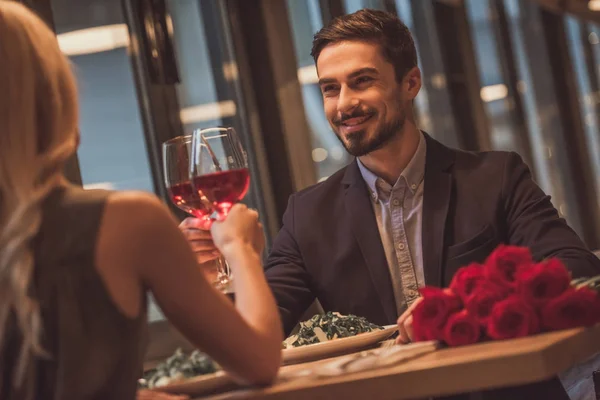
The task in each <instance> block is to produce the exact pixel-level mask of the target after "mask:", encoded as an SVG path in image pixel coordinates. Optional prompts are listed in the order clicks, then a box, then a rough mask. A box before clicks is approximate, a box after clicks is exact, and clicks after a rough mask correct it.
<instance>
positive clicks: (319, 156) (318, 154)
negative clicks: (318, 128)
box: [312, 147, 328, 162]
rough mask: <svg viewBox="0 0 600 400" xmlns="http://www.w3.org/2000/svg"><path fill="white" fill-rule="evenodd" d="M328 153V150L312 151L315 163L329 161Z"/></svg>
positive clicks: (318, 148)
mask: <svg viewBox="0 0 600 400" xmlns="http://www.w3.org/2000/svg"><path fill="white" fill-rule="evenodd" d="M327 156H328V153H327V150H325V149H323V148H321V147H317V148H316V149H313V151H312V159H313V161H314V162H323V161H325V160H326V159H327Z"/></svg>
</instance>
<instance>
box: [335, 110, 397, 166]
mask: <svg viewBox="0 0 600 400" xmlns="http://www.w3.org/2000/svg"><path fill="white" fill-rule="evenodd" d="M368 114H369V113H368V112H356V113H353V114H352V115H350V116H347V117H345V118H342V119H340V120H336V121H334V124H335V126H336V128H337V130H336V136H337V138H338V139H339V141H340V142H341V143H342V146H344V148H345V149H346V151H347V152H348V153H350V154H351V155H353V156H354V157H362V156H364V155H367V154H369V153H372V152H374V151H375V150H379V149H380V148H382V147H383V146H384V145H385V144H386V143H387V142H389V141H390V140H391V139H392V138H393V137H395V136H396V135H397V134H398V133H399V132H400V131H401V130H402V128H403V127H404V121H405V120H406V115H405V114H404V112H403V111H401V112H400V113H399V115H398V116H397V117H396V118H394V119H393V120H391V121H390V122H383V123H382V124H381V126H378V127H376V129H377V130H376V131H375V134H374V135H373V136H372V137H371V138H366V137H365V136H366V135H367V132H366V129H361V130H360V131H356V132H352V133H349V134H347V135H345V136H344V138H342V137H341V134H340V133H339V128H340V126H341V123H342V122H343V121H344V120H346V119H349V118H356V117H361V116H364V115H368ZM373 116H375V115H373ZM383 117H384V118H385V116H383Z"/></svg>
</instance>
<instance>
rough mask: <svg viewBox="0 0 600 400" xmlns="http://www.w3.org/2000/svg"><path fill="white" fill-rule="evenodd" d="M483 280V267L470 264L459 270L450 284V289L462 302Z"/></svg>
mask: <svg viewBox="0 0 600 400" xmlns="http://www.w3.org/2000/svg"><path fill="white" fill-rule="evenodd" d="M484 279H485V270H484V267H483V265H481V264H478V263H472V264H470V265H468V266H466V267H462V268H460V269H459V270H458V271H457V272H456V274H454V277H453V278H452V282H450V289H452V290H453V291H454V293H456V294H458V295H459V296H460V298H461V299H462V300H463V301H466V300H467V298H468V297H469V296H470V295H471V293H472V292H473V290H474V289H475V287H476V286H477V285H478V284H479V283H481V282H482V281H483V280H484Z"/></svg>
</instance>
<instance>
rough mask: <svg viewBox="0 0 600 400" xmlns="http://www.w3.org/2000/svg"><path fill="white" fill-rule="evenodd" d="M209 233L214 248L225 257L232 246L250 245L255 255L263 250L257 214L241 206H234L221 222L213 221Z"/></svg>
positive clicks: (262, 239)
mask: <svg viewBox="0 0 600 400" xmlns="http://www.w3.org/2000/svg"><path fill="white" fill-rule="evenodd" d="M210 231H211V233H212V238H213V242H214V244H215V246H217V248H218V249H219V250H220V251H221V252H222V253H223V254H225V256H227V254H226V253H227V252H228V251H229V249H230V248H231V247H232V245H233V246H234V247H235V246H239V245H244V244H247V245H250V246H251V247H252V248H253V249H254V251H255V252H256V253H257V254H261V253H262V252H263V250H264V248H265V235H264V233H263V229H262V225H261V224H260V222H258V213H257V212H256V211H254V210H250V209H249V208H248V207H246V206H245V205H243V204H236V205H235V206H233V207H232V208H231V210H229V214H228V215H227V217H225V218H224V219H223V220H222V221H214V222H213V224H212V226H211V228H210Z"/></svg>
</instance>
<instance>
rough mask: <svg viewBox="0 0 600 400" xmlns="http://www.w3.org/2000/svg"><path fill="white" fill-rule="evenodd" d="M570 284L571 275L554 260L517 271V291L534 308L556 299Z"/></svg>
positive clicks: (562, 265) (560, 263)
mask: <svg viewBox="0 0 600 400" xmlns="http://www.w3.org/2000/svg"><path fill="white" fill-rule="evenodd" d="M570 284H571V274H570V273H569V271H568V270H567V268H566V267H565V266H564V264H563V263H562V262H561V261H560V260H558V259H556V258H551V259H549V260H546V261H543V262H541V263H538V264H535V265H533V266H532V267H531V268H523V269H520V270H519V271H517V291H518V292H519V294H521V295H522V296H523V298H524V299H525V301H527V302H528V303H530V304H532V305H534V306H535V307H542V306H544V305H545V304H546V303H548V301H550V300H551V299H553V298H555V297H558V296H559V295H561V294H562V293H563V292H564V291H565V290H567V289H568V288H569V287H570Z"/></svg>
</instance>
